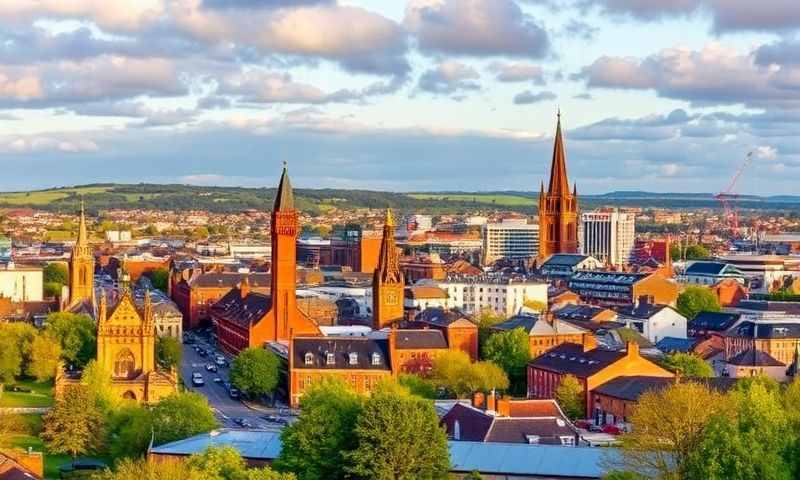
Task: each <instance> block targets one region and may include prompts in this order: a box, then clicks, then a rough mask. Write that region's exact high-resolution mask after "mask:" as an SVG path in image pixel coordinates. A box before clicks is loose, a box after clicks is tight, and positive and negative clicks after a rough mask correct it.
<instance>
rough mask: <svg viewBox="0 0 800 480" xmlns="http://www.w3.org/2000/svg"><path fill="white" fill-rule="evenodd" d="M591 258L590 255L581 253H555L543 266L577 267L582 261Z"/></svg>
mask: <svg viewBox="0 0 800 480" xmlns="http://www.w3.org/2000/svg"><path fill="white" fill-rule="evenodd" d="M587 258H589V256H588V255H581V254H578V253H556V254H554V255H550V258H548V259H547V260H545V262H544V263H543V264H542V268H545V269H546V268H547V267H554V266H559V267H575V266H576V265H578V264H579V263H581V262H582V261H584V260H586V259H587Z"/></svg>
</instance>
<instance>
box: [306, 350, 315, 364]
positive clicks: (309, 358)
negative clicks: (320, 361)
mask: <svg viewBox="0 0 800 480" xmlns="http://www.w3.org/2000/svg"><path fill="white" fill-rule="evenodd" d="M305 362H306V365H311V364H312V363H314V354H313V353H311V352H306V355H305Z"/></svg>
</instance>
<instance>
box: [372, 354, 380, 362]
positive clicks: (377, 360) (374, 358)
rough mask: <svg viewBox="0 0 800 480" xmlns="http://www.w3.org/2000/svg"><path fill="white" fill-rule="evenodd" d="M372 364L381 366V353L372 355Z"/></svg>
mask: <svg viewBox="0 0 800 480" xmlns="http://www.w3.org/2000/svg"><path fill="white" fill-rule="evenodd" d="M372 364H373V365H380V364H381V354H380V353H377V352H376V353H373V354H372Z"/></svg>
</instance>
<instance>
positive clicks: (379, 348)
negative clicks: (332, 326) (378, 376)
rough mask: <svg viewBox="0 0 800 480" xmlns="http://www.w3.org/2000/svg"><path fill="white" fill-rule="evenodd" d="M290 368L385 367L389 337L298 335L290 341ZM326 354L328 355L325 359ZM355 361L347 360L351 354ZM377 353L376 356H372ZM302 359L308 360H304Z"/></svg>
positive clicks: (356, 368)
mask: <svg viewBox="0 0 800 480" xmlns="http://www.w3.org/2000/svg"><path fill="white" fill-rule="evenodd" d="M293 342H294V343H293V356H294V368H296V369H348V370H389V369H390V363H389V362H390V358H389V340H388V339H378V338H369V337H301V338H295V339H294V340H293ZM328 354H331V355H332V356H331V357H330V360H331V362H332V363H329V361H328V358H329V357H328ZM350 354H355V356H353V360H354V361H355V363H351V362H350V359H351V355H350ZM374 354H377V355H376V356H373V355H374ZM306 359H308V360H310V361H311V363H310V364H309V363H306ZM373 360H376V363H373Z"/></svg>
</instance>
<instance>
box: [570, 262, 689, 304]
mask: <svg viewBox="0 0 800 480" xmlns="http://www.w3.org/2000/svg"><path fill="white" fill-rule="evenodd" d="M569 288H570V290H572V291H573V292H575V293H577V294H578V295H580V296H581V299H582V300H583V301H584V302H587V303H591V304H593V305H602V306H608V307H613V306H626V305H632V304H634V303H636V302H637V301H639V300H641V299H643V298H644V299H646V300H647V301H648V302H649V303H651V304H662V305H675V302H676V301H677V300H678V284H677V283H675V282H673V281H672V280H670V279H667V278H664V277H663V276H662V275H661V274H659V273H625V272H607V271H602V270H585V271H579V272H576V273H575V274H574V275H572V277H571V278H570V280H569Z"/></svg>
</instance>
